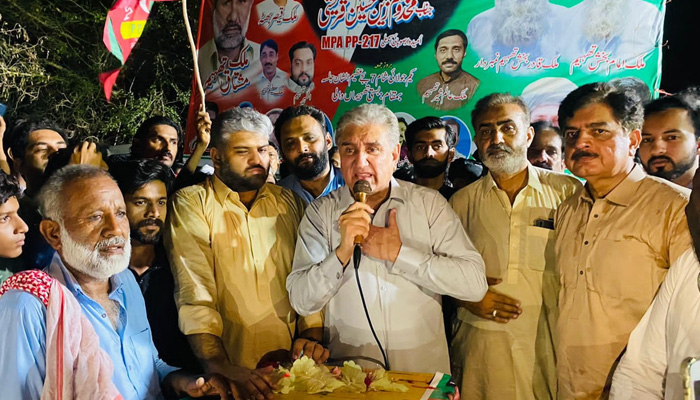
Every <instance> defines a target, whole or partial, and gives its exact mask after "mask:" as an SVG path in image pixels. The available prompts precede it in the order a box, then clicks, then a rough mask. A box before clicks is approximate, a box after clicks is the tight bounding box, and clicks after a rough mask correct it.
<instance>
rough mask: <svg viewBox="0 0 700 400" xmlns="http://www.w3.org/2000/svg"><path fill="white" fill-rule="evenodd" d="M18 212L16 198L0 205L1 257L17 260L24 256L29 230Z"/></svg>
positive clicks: (11, 198)
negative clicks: (26, 235)
mask: <svg viewBox="0 0 700 400" xmlns="http://www.w3.org/2000/svg"><path fill="white" fill-rule="evenodd" d="M18 210H19V202H18V201H17V198H16V197H10V198H9V199H7V201H6V202H5V203H3V204H2V205H0V257H3V258H16V257H19V256H20V254H22V246H24V234H25V233H27V230H29V228H28V227H27V224H25V223H24V221H22V218H20V217H19V215H18V214H17V211H18Z"/></svg>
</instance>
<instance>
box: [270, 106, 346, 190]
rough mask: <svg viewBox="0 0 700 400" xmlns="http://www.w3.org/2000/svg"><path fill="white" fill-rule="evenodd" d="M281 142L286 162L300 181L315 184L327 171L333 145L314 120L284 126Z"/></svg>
mask: <svg viewBox="0 0 700 400" xmlns="http://www.w3.org/2000/svg"><path fill="white" fill-rule="evenodd" d="M280 139H281V140H282V143H281V144H280V146H282V154H283V156H284V159H285V160H286V161H287V162H288V163H289V165H290V166H291V168H292V171H293V172H294V175H296V176H297V178H299V179H301V180H312V179H315V178H318V177H319V176H324V175H323V173H324V172H326V171H328V150H330V148H331V147H332V145H333V141H332V139H331V136H330V135H329V134H328V133H327V132H324V131H323V127H322V126H321V124H319V123H318V121H317V120H316V119H315V118H314V117H312V116H310V115H302V116H299V117H296V118H292V119H290V120H289V121H287V122H285V124H284V125H283V126H282V129H281V131H280Z"/></svg>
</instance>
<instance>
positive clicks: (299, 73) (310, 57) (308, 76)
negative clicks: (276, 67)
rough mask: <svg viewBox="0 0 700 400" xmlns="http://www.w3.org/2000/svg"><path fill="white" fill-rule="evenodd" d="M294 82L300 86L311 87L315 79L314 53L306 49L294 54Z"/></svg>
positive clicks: (296, 51)
mask: <svg viewBox="0 0 700 400" xmlns="http://www.w3.org/2000/svg"><path fill="white" fill-rule="evenodd" d="M292 56H293V57H292V68H291V69H292V74H291V75H292V81H294V82H296V84H297V85H299V86H311V82H312V81H313V79H314V52H313V51H311V49H309V48H307V47H305V48H301V49H297V50H295V51H294V54H292Z"/></svg>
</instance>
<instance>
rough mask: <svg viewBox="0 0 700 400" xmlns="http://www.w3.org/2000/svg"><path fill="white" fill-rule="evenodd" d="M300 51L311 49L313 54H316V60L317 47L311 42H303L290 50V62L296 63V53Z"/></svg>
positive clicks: (295, 44)
mask: <svg viewBox="0 0 700 400" xmlns="http://www.w3.org/2000/svg"><path fill="white" fill-rule="evenodd" d="M299 49H311V52H312V53H314V60H315V59H316V47H315V46H314V45H313V44H311V43H309V42H306V41H302V42H297V43H294V45H293V46H292V47H291V48H290V49H289V61H294V52H295V51H297V50H299Z"/></svg>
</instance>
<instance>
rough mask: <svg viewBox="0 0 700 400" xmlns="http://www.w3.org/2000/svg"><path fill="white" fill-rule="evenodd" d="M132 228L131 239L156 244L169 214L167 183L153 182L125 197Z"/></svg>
mask: <svg viewBox="0 0 700 400" xmlns="http://www.w3.org/2000/svg"><path fill="white" fill-rule="evenodd" d="M124 200H125V202H126V213H127V216H128V218H129V226H130V228H131V239H132V240H136V241H138V242H140V243H143V244H156V243H158V240H159V239H160V235H161V233H162V230H163V224H164V222H165V216H166V214H167V203H168V192H167V190H166V188H165V183H163V182H161V181H151V182H148V183H147V184H145V185H143V186H142V187H141V188H139V189H138V190H136V191H135V192H134V193H131V194H127V195H125V196H124Z"/></svg>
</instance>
